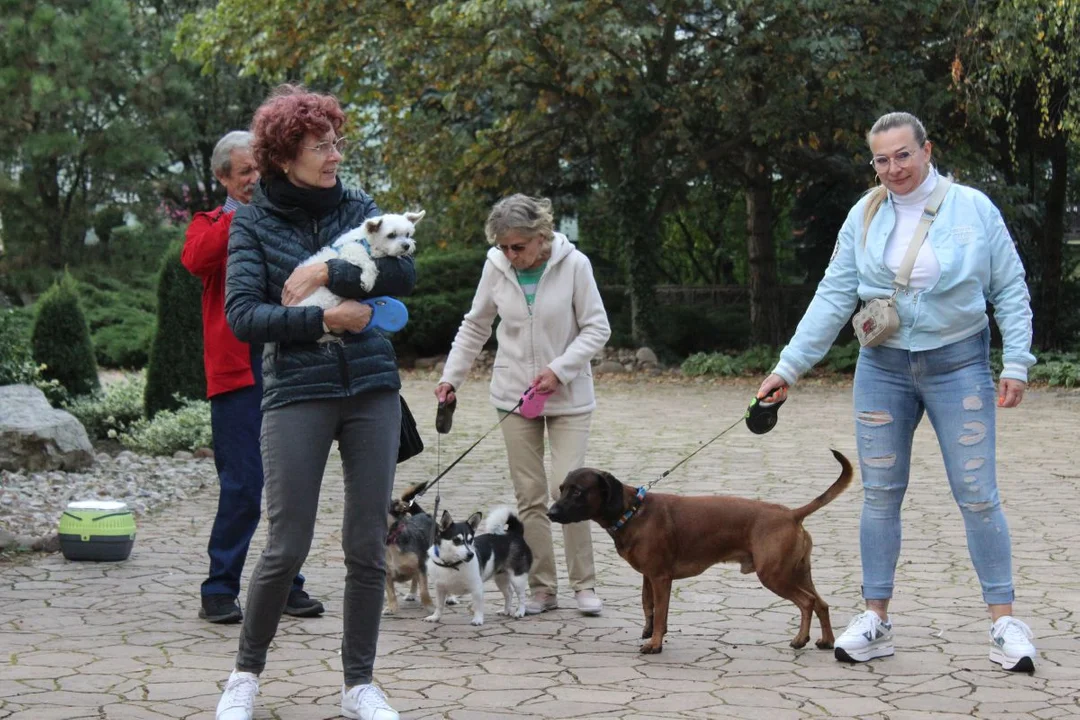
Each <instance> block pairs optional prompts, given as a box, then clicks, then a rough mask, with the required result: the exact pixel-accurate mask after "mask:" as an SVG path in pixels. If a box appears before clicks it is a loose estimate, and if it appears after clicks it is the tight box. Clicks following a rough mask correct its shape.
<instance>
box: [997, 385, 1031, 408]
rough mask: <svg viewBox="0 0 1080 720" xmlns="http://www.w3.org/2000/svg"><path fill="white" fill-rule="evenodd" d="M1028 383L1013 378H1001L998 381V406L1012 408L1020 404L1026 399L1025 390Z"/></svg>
mask: <svg viewBox="0 0 1080 720" xmlns="http://www.w3.org/2000/svg"><path fill="white" fill-rule="evenodd" d="M1026 389H1027V383H1026V382H1023V381H1022V380H1013V379H1012V378H1001V381H1000V382H998V407H1003V408H1012V407H1016V406H1017V405H1019V404H1020V401H1021V400H1023V399H1024V390H1026Z"/></svg>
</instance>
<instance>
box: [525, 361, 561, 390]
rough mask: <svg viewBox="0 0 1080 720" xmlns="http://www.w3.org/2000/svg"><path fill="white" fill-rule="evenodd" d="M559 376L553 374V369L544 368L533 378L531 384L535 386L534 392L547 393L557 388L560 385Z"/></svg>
mask: <svg viewBox="0 0 1080 720" xmlns="http://www.w3.org/2000/svg"><path fill="white" fill-rule="evenodd" d="M561 384H562V383H561V381H560V380H559V376H558V375H556V374H555V371H554V370H552V369H551V368H544V369H543V371H542V372H541V373H540V374H539V375H537V376H536V377H535V378H533V381H532V386H533V387H534V388H536V392H538V393H543V394H544V395H548V394H550V393H553V392H555V391H556V390H558V389H559V385H561Z"/></svg>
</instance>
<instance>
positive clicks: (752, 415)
mask: <svg viewBox="0 0 1080 720" xmlns="http://www.w3.org/2000/svg"><path fill="white" fill-rule="evenodd" d="M785 402H787V398H785V399H783V400H777V401H775V402H766V401H764V400H761V399H758V398H754V400H753V402H751V403H750V405H749V407H747V408H746V412H745V413H743V416H742V417H740V418H739V419H738V420H736V421H735V422H733V423H731V424H730V425H728V426H727V427H726V428H724V429H723V430H721V431H720V432H718V433H717V434H716V435H714V436H713V437H712V439H711V440H709V441H708V442H706V443H704V444H703V445H701V446H700V447H698V448H697V449H696V450H694V452H692V453H690V454H689V455H687V456H686V457H684V458H683V459H682V460H680V461H679V462H677V463H675V464H674V465H672V466H671V468H669V469H668V470H665V471H664V474H663V475H661V476H660V477H658V478H656V479H655V480H653V481H652V482H650V483H649V484H648V485H645V486H644V487H641V488H638V496H639V498H643V497H645V492H648V491H649V490H651V489H652V486H653V485H655V484H656V483H658V482H660V481H661V480H663V479H664V478H666V477H667V476H668V475H670V474H671V473H673V472H675V470H677V469H678V468H679V466H680V465H682V464H683V463H685V462H686V461H687V460H689V459H690V458H692V457H694V456H695V455H697V454H698V453H699V452H701V451H702V450H704V449H705V448H707V447H708V446H709V445H712V444H713V443H714V442H716V441H717V440H719V439H720V438H721V437H723V436H724V435H725V434H726V433H727V432H728V431H729V430H732V429H733V428H734V427H735V426H736V425H738V424H739V423H740V422H745V423H746V427H747V428H748V429H749V430H750V432H752V433H754V434H755V435H764V434H765V433H767V432H769V431H770V430H772V429H773V428H774V427H776V421H777V420H779V415H778V413H777V411H778V410H779V409H780V406H781V405H783V404H784V403H785Z"/></svg>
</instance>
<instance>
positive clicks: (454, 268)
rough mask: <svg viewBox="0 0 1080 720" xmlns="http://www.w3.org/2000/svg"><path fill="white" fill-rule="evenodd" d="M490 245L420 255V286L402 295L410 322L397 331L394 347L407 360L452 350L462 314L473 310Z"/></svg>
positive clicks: (417, 280)
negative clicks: (406, 294)
mask: <svg viewBox="0 0 1080 720" xmlns="http://www.w3.org/2000/svg"><path fill="white" fill-rule="evenodd" d="M486 254H487V247H486V246H485V247H474V248H467V249H463V250H429V251H427V252H425V253H422V254H420V255H418V256H417V258H416V289H415V290H414V291H413V294H412V295H411V296H410V297H407V298H402V302H404V303H405V306H406V307H407V308H409V323H408V325H406V326H405V328H404V329H403V330H402V331H401V332H399V333H396V334H395V335H394V338H393V342H394V349H395V351H396V352H397V354H398V356H399V357H400V358H402V360H404V361H405V362H408V361H409V360H414V359H416V358H418V357H429V356H432V355H443V354H446V353H448V352H450V344H451V343H452V342H453V340H454V335H455V334H456V333H457V330H458V327H459V326H460V325H461V318H462V316H463V315H464V314H465V313H466V312H467V311H468V310H469V306H470V305H471V304H472V298H473V295H474V294H475V293H476V286H477V284H478V283H479V282H480V275H481V273H482V272H483V269H484V257H485V255H486Z"/></svg>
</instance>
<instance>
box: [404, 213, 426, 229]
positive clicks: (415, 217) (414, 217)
mask: <svg viewBox="0 0 1080 720" xmlns="http://www.w3.org/2000/svg"><path fill="white" fill-rule="evenodd" d="M405 219H406V220H408V221H409V222H411V223H412V224H413V225H415V224H416V223H418V222H420V221H421V220H423V219H424V211H423V210H421V211H420V212H407V213H405Z"/></svg>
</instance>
